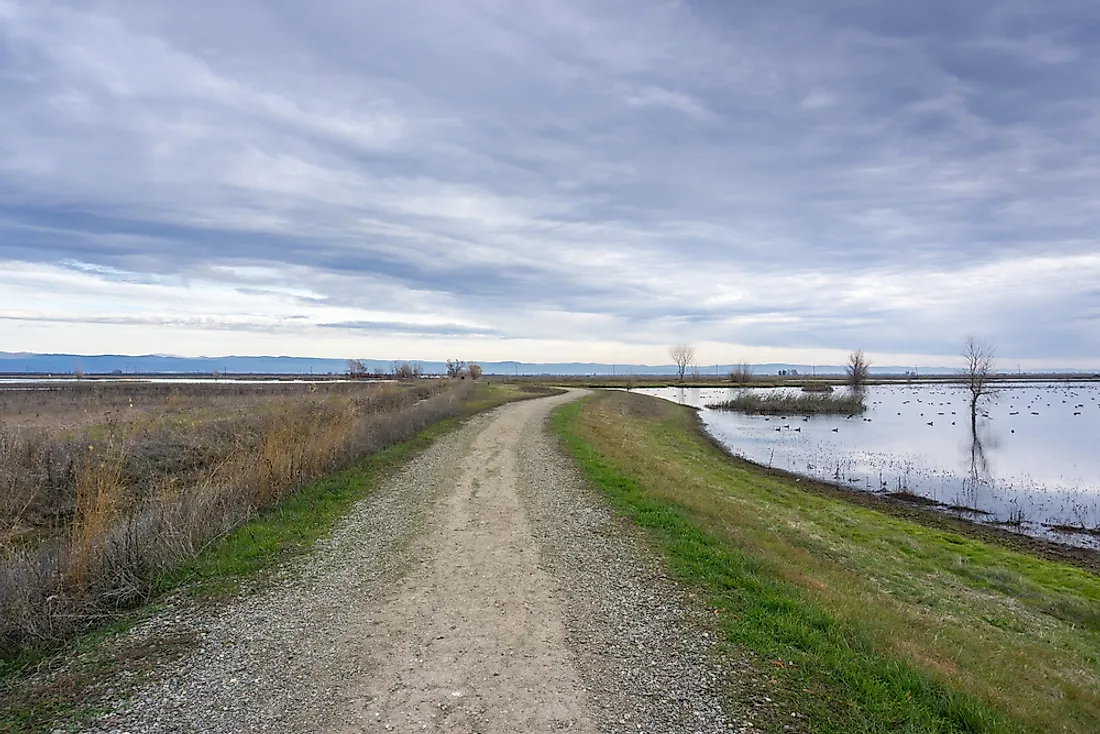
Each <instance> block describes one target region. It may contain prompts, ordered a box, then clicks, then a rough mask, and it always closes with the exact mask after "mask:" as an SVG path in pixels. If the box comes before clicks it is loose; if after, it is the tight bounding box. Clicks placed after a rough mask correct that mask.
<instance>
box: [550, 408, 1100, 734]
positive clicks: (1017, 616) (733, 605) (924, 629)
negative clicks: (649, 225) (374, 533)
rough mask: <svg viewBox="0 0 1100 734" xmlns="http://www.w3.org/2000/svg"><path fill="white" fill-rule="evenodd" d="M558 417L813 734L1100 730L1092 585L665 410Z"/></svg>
mask: <svg viewBox="0 0 1100 734" xmlns="http://www.w3.org/2000/svg"><path fill="white" fill-rule="evenodd" d="M556 423H557V427H558V429H559V431H560V432H561V434H562V435H563V437H564V440H565V442H566V445H567V447H568V448H569V450H570V451H571V453H572V454H573V455H574V456H575V458H576V459H577V460H578V462H579V463H580V465H581V466H582V467H583V468H584V470H585V471H586V473H587V475H588V476H589V478H590V479H591V480H592V481H593V482H594V483H596V484H597V485H598V486H599V487H600V488H602V489H603V490H604V491H605V493H606V494H607V495H608V496H609V498H610V499H611V501H612V502H613V503H614V504H615V506H616V507H617V508H619V510H620V511H621V512H623V513H624V514H625V515H626V516H627V517H630V518H632V519H633V520H634V521H635V522H637V523H638V524H639V525H641V526H643V527H644V528H646V529H647V530H648V532H649V535H650V538H651V539H652V541H653V542H654V544H655V546H656V547H657V548H659V549H661V550H662V551H663V553H664V554H665V555H666V556H667V558H668V560H669V563H670V565H671V567H672V569H673V570H674V572H675V573H676V575H677V576H678V578H679V579H680V580H681V581H682V582H684V583H686V584H688V585H689V586H691V587H694V588H696V589H697V590H698V591H699V593H700V594H701V595H703V596H704V597H705V598H706V599H707V600H708V604H709V606H710V607H711V608H712V609H713V610H714V614H715V617H716V619H718V620H720V622H721V625H722V627H723V630H724V632H725V636H726V641H727V643H728V644H729V645H731V646H734V647H736V648H741V649H748V650H751V651H753V652H754V653H755V654H757V655H759V656H760V657H761V658H762V659H766V660H769V661H771V666H772V667H773V668H774V678H773V684H772V685H773V690H772V692H771V693H770V694H769V695H773V696H774V697H776V698H777V699H779V700H786V701H789V702H791V706H792V707H795V706H797V707H798V709H799V710H800V711H803V712H804V713H805V714H806V716H807V720H808V722H809V724H810V728H811V730H812V731H832V732H864V731H866V732H871V731H908V732H963V731H967V732H986V731H989V732H1000V731H1005V732H1008V731H1034V732H1051V731H1064V732H1081V733H1082V734H1083V733H1084V732H1095V731H1097V730H1100V577H1098V576H1097V575H1095V574H1094V573H1090V572H1089V571H1086V570H1083V569H1081V568H1076V567H1072V566H1069V565H1064V564H1060V563H1057V562H1053V561H1049V560H1045V559H1041V558H1037V557H1034V556H1031V555H1028V554H1024V553H1020V552H1016V551H1013V550H1011V549H1007V548H1004V547H1001V546H998V545H995V544H990V543H985V542H982V541H979V540H975V539H972V538H968V537H965V536H963V535H960V534H956V533H953V532H951V531H950V530H946V529H943V528H934V527H928V526H925V525H921V524H917V523H914V522H911V521H909V520H906V519H904V518H899V517H896V516H891V515H888V514H883V513H880V512H877V511H875V510H874V509H870V508H868V507H865V506H857V505H854V504H852V503H849V502H846V501H844V500H843V499H841V498H839V497H838V496H836V495H833V496H830V495H828V494H827V493H820V492H815V491H807V490H806V489H805V487H804V486H803V482H800V481H798V480H797V479H794V478H790V477H781V476H776V475H774V474H773V475H767V474H765V473H762V472H760V471H759V470H757V469H755V468H753V467H751V466H749V465H747V464H745V463H743V462H737V461H735V460H733V459H731V458H730V457H728V456H726V455H725V454H724V453H723V452H722V451H721V450H720V449H719V448H718V447H716V446H714V445H713V444H712V443H711V442H710V441H709V440H708V439H707V438H706V437H705V436H704V435H703V434H702V433H701V431H700V430H699V428H698V426H697V423H696V419H695V416H694V413H693V412H692V411H691V410H689V409H687V408H683V407H680V406H676V405H673V404H671V403H668V402H665V401H661V400H658V399H653V398H646V397H640V396H635V395H630V394H626V393H607V394H603V395H600V396H598V397H596V398H594V399H590V400H588V401H584V402H582V403H579V404H576V405H570V406H567V407H566V408H565V409H564V410H562V411H561V412H559V414H558V415H557V418H556Z"/></svg>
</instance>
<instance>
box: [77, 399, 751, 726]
mask: <svg viewBox="0 0 1100 734" xmlns="http://www.w3.org/2000/svg"><path fill="white" fill-rule="evenodd" d="M576 397H578V393H577V392H573V393H570V394H568V395H562V396H555V397H550V398H541V399H538V400H532V401H527V402H523V403H516V404H512V405H508V406H505V407H503V408H501V409H498V410H497V411H495V412H493V413H491V414H488V415H485V416H480V417H478V418H476V419H474V420H472V421H471V422H470V423H468V424H467V425H466V426H465V427H463V428H462V429H461V430H459V431H456V432H455V433H453V434H451V435H449V436H447V437H445V438H443V439H442V440H440V441H439V442H438V443H437V444H436V445H434V446H433V447H432V448H431V449H429V450H428V451H426V452H425V453H424V454H423V455H422V456H420V457H419V458H418V459H416V460H415V461H414V462H413V463H412V464H411V465H410V466H409V467H407V468H406V470H404V471H403V472H401V473H400V474H399V475H398V476H396V477H394V478H393V479H392V480H391V481H389V482H388V483H387V484H386V486H385V487H383V488H382V489H381V490H380V491H378V492H376V493H375V494H373V495H372V496H371V497H370V498H368V499H367V500H364V501H363V502H361V503H360V504H359V505H357V506H356V508H355V510H354V511H353V512H352V513H351V514H350V515H349V516H348V517H347V518H346V519H345V520H344V521H343V522H342V523H341V525H340V526H339V527H338V529H337V531H336V532H335V533H334V535H333V536H332V538H331V539H330V540H328V541H326V542H325V543H324V544H323V545H322V546H321V547H320V548H318V549H317V550H316V552H314V553H312V554H310V555H309V556H308V557H307V558H305V559H304V560H303V561H302V562H301V563H300V564H297V565H296V566H295V567H293V568H291V569H288V571H287V572H286V575H285V578H283V579H281V580H280V581H279V582H278V583H275V584H273V585H272V586H271V587H270V588H268V589H267V590H265V591H263V592H261V593H258V594H255V595H253V596H250V597H247V598H244V599H242V600H240V601H238V602H234V603H232V604H230V605H228V606H227V607H222V608H220V609H219V610H218V611H217V612H216V613H211V612H209V611H204V610H202V609H190V610H189V611H188V610H186V609H185V608H180V609H174V610H173V609H169V610H167V611H166V612H165V613H164V614H162V615H159V616H158V617H157V618H156V619H154V620H152V621H150V622H149V623H148V624H147V625H144V626H143V627H142V628H141V629H140V630H138V631H137V634H138V635H145V636H148V637H149V638H150V639H156V638H157V637H158V636H163V635H172V634H178V633H180V632H188V633H198V634H199V636H200V637H201V640H202V641H201V643H200V644H199V645H198V647H197V648H196V649H195V650H194V651H193V652H192V653H189V654H188V655H187V656H185V657H184V658H182V659H181V660H179V661H177V662H176V663H174V664H173V665H172V666H171V669H166V670H163V671H161V672H160V674H159V675H158V680H156V681H154V682H152V683H150V684H148V685H145V686H144V687H143V688H141V689H140V690H139V691H138V693H137V695H136V696H133V697H132V698H130V699H129V700H128V701H125V702H122V701H120V702H119V704H118V706H117V708H116V710H115V711H113V712H111V713H109V714H106V715H105V716H103V717H101V718H100V719H98V720H97V721H96V722H95V726H94V727H93V728H92V730H95V731H129V732H138V731H219V732H231V731H242V732H243V731H282V732H297V731H330V732H367V731H369V732H374V731H397V732H413V731H435V732H485V733H487V734H488V733H493V732H544V731H545V732H549V731H574V732H612V731H615V732H618V731H622V732H626V731H631V732H638V731H644V732H728V731H751V730H752V727H751V724H750V723H747V722H748V721H749V719H750V718H751V715H752V712H753V710H754V708H755V706H756V704H757V702H756V701H754V700H753V697H752V694H751V693H749V692H748V691H747V690H744V689H741V690H731V689H730V688H729V687H728V686H729V685H730V684H729V683H728V681H729V680H731V679H735V680H736V679H746V678H747V677H749V675H750V673H749V672H748V669H747V668H744V669H743V670H741V671H740V672H741V673H744V675H743V676H742V675H739V674H738V663H736V662H735V661H731V660H728V659H721V658H720V657H719V656H718V655H716V654H714V653H713V652H712V639H713V636H712V635H711V634H710V633H709V631H708V630H707V627H706V623H705V613H704V612H703V611H702V610H700V609H699V608H698V605H697V604H694V603H693V602H692V601H691V600H689V599H686V598H684V597H683V596H682V595H681V592H679V591H677V589H676V588H675V586H674V585H673V584H672V583H671V582H669V581H668V580H667V579H665V577H664V575H663V571H662V568H661V566H660V563H659V562H658V561H657V560H656V559H654V558H653V557H652V556H651V554H649V552H648V551H647V550H646V549H645V547H644V544H642V543H641V542H640V540H639V539H638V538H637V536H636V535H635V534H634V532H633V531H632V530H631V529H630V528H629V527H627V526H626V525H625V524H624V523H622V522H621V521H620V520H618V519H616V518H615V517H614V516H613V515H612V514H611V512H610V511H609V510H608V509H607V508H606V507H605V506H604V504H603V501H602V499H601V498H600V497H599V496H598V495H597V494H596V493H595V492H594V491H593V490H591V489H590V488H589V487H588V486H587V485H586V484H585V483H584V481H583V480H582V479H581V478H580V477H579V476H578V475H577V472H576V470H575V469H574V468H573V466H572V465H571V463H570V462H569V461H568V460H567V459H566V458H564V457H563V456H562V455H561V453H560V450H559V449H558V446H557V443H556V441H555V439H553V438H552V437H550V436H549V435H548V433H547V429H546V419H547V417H548V415H549V413H550V412H551V411H552V410H553V408H554V407H556V406H557V405H560V404H561V403H562V402H564V401H568V400H572V399H575V398H576ZM731 673H732V675H731ZM760 703H761V704H763V701H760ZM731 711H736V712H737V715H736V716H735V717H734V718H736V721H735V720H734V719H733V718H731V713H730V712H731Z"/></svg>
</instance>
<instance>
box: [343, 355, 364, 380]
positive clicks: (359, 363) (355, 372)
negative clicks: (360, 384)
mask: <svg viewBox="0 0 1100 734" xmlns="http://www.w3.org/2000/svg"><path fill="white" fill-rule="evenodd" d="M347 364H348V368H347V371H348V377H350V378H352V379H353V380H358V379H361V378H363V377H366V376H367V366H366V365H365V364H363V360H361V359H349V360H348V362H347Z"/></svg>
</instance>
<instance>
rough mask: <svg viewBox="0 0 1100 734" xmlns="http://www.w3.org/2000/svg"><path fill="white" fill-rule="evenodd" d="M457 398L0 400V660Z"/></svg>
mask: <svg viewBox="0 0 1100 734" xmlns="http://www.w3.org/2000/svg"><path fill="white" fill-rule="evenodd" d="M470 388H471V386H470V385H469V384H466V383H454V382H449V381H418V382H414V383H412V384H407V385H401V386H398V385H389V384H363V383H358V384H355V383H348V384H334V385H316V384H314V385H292V386H287V385H276V386H266V385H265V386H239V385H215V386H169V385H128V386H127V385H110V386H104V385H97V386H91V387H83V386H79V387H78V389H73V390H64V391H49V392H38V393H31V392H28V393H23V394H16V395H4V396H3V397H0V403H2V407H3V408H4V414H3V415H4V421H3V423H2V424H0V651H2V650H9V651H10V650H12V649H17V648H19V647H21V646H24V645H26V644H33V643H35V642H41V641H50V640H55V639H58V638H60V637H63V636H65V635H67V634H69V633H70V632H71V631H73V630H74V629H78V628H80V627H82V626H84V625H85V624H87V623H88V622H89V621H92V620H95V619H98V618H101V617H102V615H104V614H108V613H110V612H111V611H112V610H115V609H117V608H119V607H120V606H125V605H128V604H130V603H133V602H134V601H137V600H140V599H141V598H143V597H144V595H145V594H147V592H148V590H149V589H150V587H151V583H152V582H153V580H154V579H155V578H156V576H157V574H158V573H160V572H162V571H166V570H168V569H169V568H171V567H173V566H174V565H175V564H177V563H179V562H180V560H181V559H183V558H187V557H189V556H191V555H193V554H195V553H197V552H198V551H200V550H201V549H202V548H203V547H205V546H206V545H207V544H208V543H210V542H211V541H212V540H213V539H215V538H217V537H219V536H221V535H222V534H224V533H225V532H227V531H228V530H230V529H231V528H233V527H235V526H236V525H238V524H240V523H241V522H243V521H244V520H246V519H248V518H249V517H250V516H252V515H253V514H254V513H256V512H257V511H258V510H261V509H263V508H266V507H270V506H272V505H275V504H277V503H279V502H280V501H282V500H283V499H284V498H285V497H286V496H287V495H288V494H290V493H292V492H294V491H295V490H297V489H298V488H300V487H302V486H303V485H305V484H307V483H308V482H310V481H312V480H314V479H316V478H318V477H320V476H322V475H324V474H327V473H330V472H332V471H335V470H337V469H339V468H341V467H343V466H346V465H348V464H350V463H351V462H354V461H355V460H357V459H358V458H361V457H363V456H366V455H369V454H372V453H374V452H376V451H378V450H381V449H383V448H385V447H387V446H390V445H392V444H394V443H396V442H399V441H402V440H405V439H407V438H410V437H412V436H413V435H414V434H415V433H416V432H417V431H418V430H420V429H422V428H423V427H425V426H426V425H428V424H429V423H431V422H434V421H436V420H438V419H440V418H443V417H447V416H450V415H455V414H456V413H457V412H458V411H459V409H460V407H461V403H462V401H463V400H464V398H465V396H466V395H467V394H468V393H469V391H470ZM131 405H133V406H134V407H132V408H131V407H130V406H131Z"/></svg>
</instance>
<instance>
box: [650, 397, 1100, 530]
mask: <svg viewBox="0 0 1100 734" xmlns="http://www.w3.org/2000/svg"><path fill="white" fill-rule="evenodd" d="M756 389H760V390H783V389H785V388H775V389H767V388H756ZM635 392H640V393H646V394H650V395H656V396H658V397H662V398H665V399H668V400H672V401H675V402H678V403H682V404H685V405H692V406H695V407H699V408H703V409H702V410H701V411H700V416H701V418H702V420H703V424H704V425H705V427H706V429H707V431H708V432H709V433H710V434H711V435H712V436H714V437H715V438H716V439H717V440H718V441H719V442H721V443H722V444H723V445H724V446H726V447H727V448H728V449H729V450H730V451H731V452H732V453H734V454H736V455H738V456H741V457H743V458H746V459H748V460H750V461H753V462H756V463H758V464H763V465H766V466H772V467H776V468H779V469H785V470H787V471H791V472H795V473H798V474H803V475H806V476H810V477H814V478H816V479H822V480H825V481H829V482H834V483H837V484H842V485H844V486H847V487H851V488H855V489H861V490H865V491H869V492H883V493H894V492H906V493H910V494H915V495H919V496H920V497H924V498H927V499H928V500H932V501H935V502H937V503H940V505H939V507H940V509H942V510H944V511H945V512H949V513H954V514H957V515H960V516H963V517H967V518H969V519H972V520H976V521H978V522H986V523H991V524H1000V525H1004V526H1006V527H1009V528H1010V529H1013V530H1019V531H1021V532H1025V533H1027V534H1030V535H1035V536H1038V537H1045V538H1048V539H1053V540H1057V541H1059V542H1062V543H1068V544H1072V545H1077V546H1083V547H1089V548H1100V537H1098V536H1097V535H1090V534H1086V533H1079V532H1077V533H1075V532H1069V531H1068V528H1070V527H1073V528H1091V529H1100V451H1097V437H1100V383H1095V382H1070V383H1063V382H1059V383H1036V382H1019V383H1006V384H1002V385H999V392H998V394H997V395H996V397H995V399H994V400H993V401H992V402H990V403H987V404H986V405H985V407H984V410H983V413H984V415H983V416H981V417H980V418H979V424H978V431H977V440H976V441H975V440H974V436H973V433H972V431H971V426H970V414H969V404H968V397H967V394H966V392H965V388H962V386H958V385H950V384H931V385H928V384H926V385H920V384H914V385H882V386H872V387H869V388H867V391H866V399H865V402H866V404H867V407H868V410H867V412H866V413H864V414H863V415H861V416H853V417H850V418H849V417H846V416H843V415H842V416H814V417H810V418H805V417H803V416H797V415H789V416H786V417H776V416H749V415H743V414H740V413H733V412H728V411H717V410H708V409H706V408H705V407H704V406H705V405H707V404H710V403H717V402H721V401H723V400H728V399H730V398H731V397H733V396H734V395H736V393H737V390H735V389H732V388H729V389H724V388H640V389H637V390H635Z"/></svg>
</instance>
